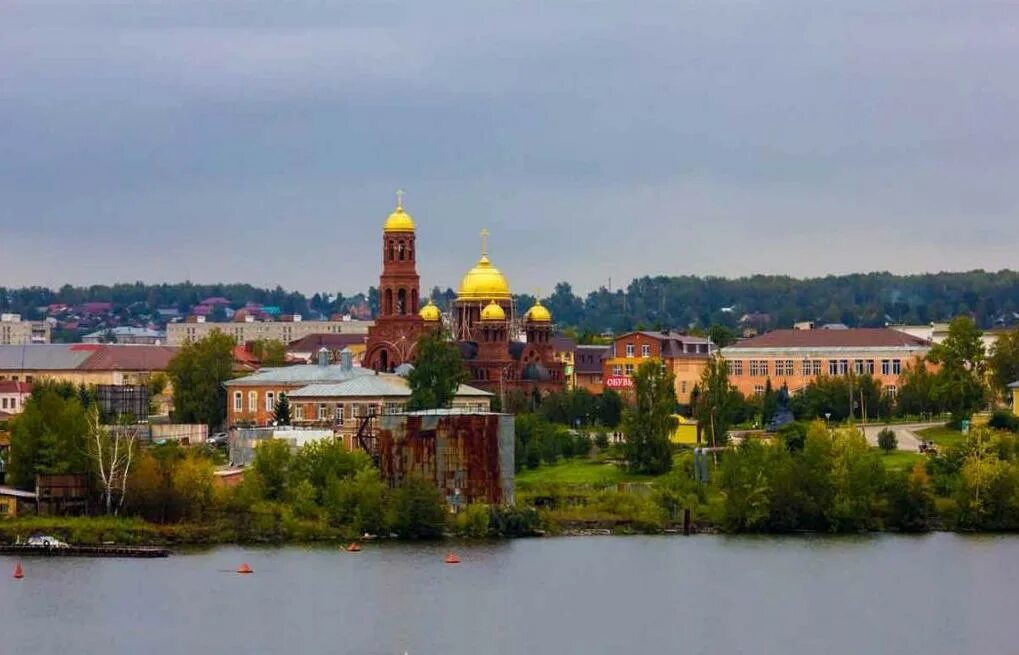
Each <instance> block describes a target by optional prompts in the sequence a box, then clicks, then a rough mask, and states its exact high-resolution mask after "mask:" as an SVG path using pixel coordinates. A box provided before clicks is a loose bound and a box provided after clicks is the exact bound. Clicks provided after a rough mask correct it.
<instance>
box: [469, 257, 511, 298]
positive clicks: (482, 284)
mask: <svg viewBox="0 0 1019 655" xmlns="http://www.w3.org/2000/svg"><path fill="white" fill-rule="evenodd" d="M509 298H510V288H509V283H508V282H507V281H506V278H504V277H503V276H502V273H500V272H499V269H497V268H496V267H495V266H492V262H490V261H488V256H487V255H482V256H481V259H479V260H478V263H477V265H476V266H475V267H474V268H472V269H471V270H469V271H467V275H465V276H464V279H463V281H462V282H460V290H459V291H458V292H457V300H486V299H495V300H508V299H509Z"/></svg>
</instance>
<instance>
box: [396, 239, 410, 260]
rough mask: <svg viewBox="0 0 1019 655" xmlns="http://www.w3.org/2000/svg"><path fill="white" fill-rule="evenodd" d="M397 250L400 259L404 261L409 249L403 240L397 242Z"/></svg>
mask: <svg viewBox="0 0 1019 655" xmlns="http://www.w3.org/2000/svg"><path fill="white" fill-rule="evenodd" d="M396 252H397V253H398V254H399V259H400V261H401V262H402V261H403V257H404V255H405V254H406V253H407V249H406V248H405V247H404V245H403V241H401V242H400V243H398V244H397V246H396Z"/></svg>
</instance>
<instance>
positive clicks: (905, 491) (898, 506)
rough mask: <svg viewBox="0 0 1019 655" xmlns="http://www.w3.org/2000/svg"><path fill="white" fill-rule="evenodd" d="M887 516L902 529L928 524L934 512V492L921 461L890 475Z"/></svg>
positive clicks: (923, 527)
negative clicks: (908, 468) (906, 469)
mask: <svg viewBox="0 0 1019 655" xmlns="http://www.w3.org/2000/svg"><path fill="white" fill-rule="evenodd" d="M888 503H889V514H890V516H889V520H890V523H891V525H892V526H895V527H897V528H899V529H900V530H904V531H906V532H922V531H926V530H927V529H928V528H929V527H930V518H931V515H932V514H933V513H934V493H933V491H932V490H931V482H930V476H928V475H927V469H926V467H925V466H924V463H923V462H917V463H916V464H914V465H913V469H912V470H911V471H908V472H907V471H903V472H902V473H900V474H899V475H896V476H894V477H893V478H892V479H891V480H890V481H889V484H888Z"/></svg>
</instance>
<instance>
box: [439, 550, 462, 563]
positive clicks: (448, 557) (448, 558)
mask: <svg viewBox="0 0 1019 655" xmlns="http://www.w3.org/2000/svg"><path fill="white" fill-rule="evenodd" d="M442 561H443V562H445V563H446V564H459V563H460V558H459V557H457V556H456V553H450V554H449V555H446V559H444V560H442Z"/></svg>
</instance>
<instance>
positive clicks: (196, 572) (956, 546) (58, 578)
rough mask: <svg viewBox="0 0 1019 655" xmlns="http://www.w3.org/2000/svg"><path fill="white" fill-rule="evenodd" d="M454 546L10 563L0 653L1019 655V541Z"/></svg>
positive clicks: (702, 540)
mask: <svg viewBox="0 0 1019 655" xmlns="http://www.w3.org/2000/svg"><path fill="white" fill-rule="evenodd" d="M448 548H449V546H448V545H446V546H442V545H425V546H416V545H415V546H403V545H386V546H372V545H369V546H366V547H365V550H364V551H363V552H361V553H359V554H356V555H352V554H346V553H342V552H339V551H338V550H336V549H334V548H297V547H288V548H280V549H244V548H220V549H216V550H212V551H205V552H200V553H195V554H188V555H177V556H173V557H171V558H169V559H165V560H100V559H27V560H25V561H24V564H25V575H26V577H25V579H24V580H21V581H19V582H15V581H14V580H12V579H11V578H10V577H9V575H10V573H9V572H10V571H11V570H12V569H13V566H14V560H12V559H10V558H3V557H0V570H2V571H3V576H4V577H3V578H0V653H3V654H6V653H16V652H17V653H33V654H37V655H47V654H49V653H54V654H61V655H63V654H65V653H83V654H90V653H102V654H112V653H128V654H132V655H135V654H139V653H140V654H143V655H163V654H170V653H237V654H251V653H288V654H294V655H297V654H304V653H380V654H389V653H393V654H396V655H401V654H402V653H404V652H405V651H406V652H408V653H411V655H415V654H418V653H442V654H459V653H463V654H471V655H475V654H481V653H525V654H527V655H535V654H538V653H712V654H716V653H720V654H726V653H748V654H750V653H753V654H760V653H781V654H783V655H799V654H804V655H806V654H810V655H814V654H818V653H823V654H824V655H840V654H843V653H845V654H847V655H848V654H853V655H857V654H860V653H922V654H923V655H940V654H944V655H958V654H962V653H980V654H981V655H984V654H988V653H1019V537H959V536H955V535H950V534H936V535H929V536H925V537H915V538H910V537H893V536H881V537H867V538H853V539H836V538H819V537H813V538H746V537H741V538H726V537H711V536H700V537H692V538H683V537H604V538H576V539H544V540H542V539H533V540H519V541H512V542H504V543H498V544H492V545H483V546H478V545H463V546H461V547H459V548H457V550H458V552H459V553H460V554H461V557H462V559H463V563H462V564H460V565H459V566H447V565H443V564H442V563H441V559H442V556H443V554H444V552H445V550H447V549H448ZM245 561H246V562H250V563H251V565H252V567H253V568H254V569H255V573H254V574H253V575H250V576H239V575H236V574H233V573H227V572H223V571H224V570H232V569H235V568H236V567H237V565H238V564H239V563H241V562H245Z"/></svg>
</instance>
